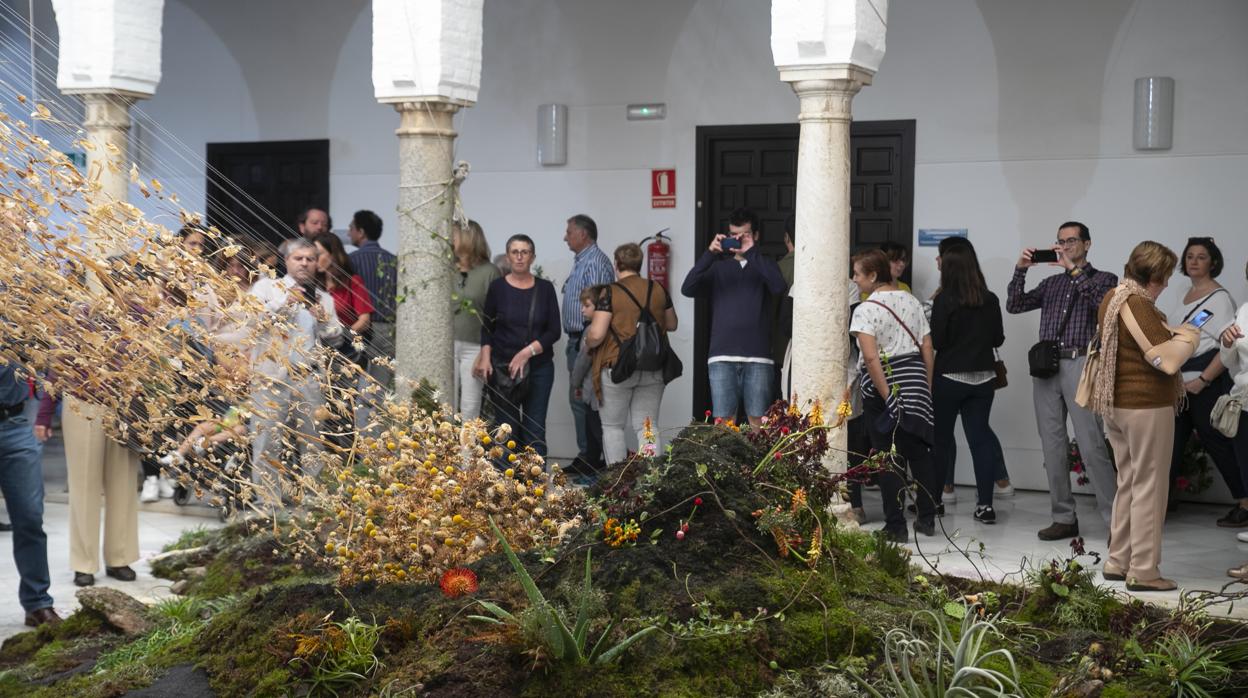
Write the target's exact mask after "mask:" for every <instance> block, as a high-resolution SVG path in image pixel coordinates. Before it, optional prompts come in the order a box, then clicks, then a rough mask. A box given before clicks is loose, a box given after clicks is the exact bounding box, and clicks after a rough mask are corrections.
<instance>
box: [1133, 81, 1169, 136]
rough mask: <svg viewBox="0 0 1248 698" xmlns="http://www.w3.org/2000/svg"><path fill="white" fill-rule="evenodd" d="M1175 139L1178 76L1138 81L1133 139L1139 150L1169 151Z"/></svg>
mask: <svg viewBox="0 0 1248 698" xmlns="http://www.w3.org/2000/svg"><path fill="white" fill-rule="evenodd" d="M1173 139H1174V78H1160V77H1159V78H1139V79H1138V80H1136V81H1135V119H1134V125H1133V128H1132V142H1133V143H1134V145H1135V149H1136V150H1169V149H1170V144H1171V142H1172V141H1173Z"/></svg>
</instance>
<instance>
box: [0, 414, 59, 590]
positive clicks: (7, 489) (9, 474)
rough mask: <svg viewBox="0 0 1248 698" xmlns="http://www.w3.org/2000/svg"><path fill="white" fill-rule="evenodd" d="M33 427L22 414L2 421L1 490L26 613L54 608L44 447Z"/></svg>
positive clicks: (0, 423) (0, 441)
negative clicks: (45, 527) (45, 520)
mask: <svg viewBox="0 0 1248 698" xmlns="http://www.w3.org/2000/svg"><path fill="white" fill-rule="evenodd" d="M33 428H34V427H33V425H32V424H31V422H30V420H29V419H27V418H26V417H24V416H21V415H18V416H16V417H10V418H8V419H5V420H0V491H2V492H3V493H4V504H5V506H6V507H7V508H8V510H9V519H10V520H11V521H12V523H13V561H14V562H15V563H17V572H18V575H19V576H21V579H22V581H21V585H20V586H19V587H18V591H17V596H18V599H19V600H20V601H21V603H22V608H24V609H25V610H27V611H34V610H37V609H40V608H48V607H50V606H51V605H52V597H51V596H49V595H48V587H49V586H50V585H51V583H52V581H51V577H50V575H49V574H48V536H47V534H46V533H44V531H43V460H42V455H43V445H42V444H40V443H39V442H38V441H37V440H35V434H34V431H33Z"/></svg>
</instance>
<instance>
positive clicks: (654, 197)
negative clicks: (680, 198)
mask: <svg viewBox="0 0 1248 698" xmlns="http://www.w3.org/2000/svg"><path fill="white" fill-rule="evenodd" d="M650 208H676V170H650Z"/></svg>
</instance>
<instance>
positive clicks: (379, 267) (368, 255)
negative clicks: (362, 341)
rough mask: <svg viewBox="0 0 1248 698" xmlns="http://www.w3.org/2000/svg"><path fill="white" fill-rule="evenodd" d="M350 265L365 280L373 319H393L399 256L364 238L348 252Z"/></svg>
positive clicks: (397, 286)
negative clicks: (356, 248)
mask: <svg viewBox="0 0 1248 698" xmlns="http://www.w3.org/2000/svg"><path fill="white" fill-rule="evenodd" d="M350 259H351V266H352V268H354V270H355V273H356V274H357V275H358V276H359V277H360V278H361V279H363V280H364V288H367V289H368V295H369V296H370V297H371V298H372V301H373V322H394V302H395V298H397V297H398V288H399V258H398V257H395V256H394V255H393V254H391V253H389V252H387V251H385V250H383V249H381V245H379V244H377V241H376V240H365V241H364V242H363V243H362V244H361V245H360V249H358V250H356V251H355V252H352V253H351V255H350Z"/></svg>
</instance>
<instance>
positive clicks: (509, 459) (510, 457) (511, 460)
mask: <svg viewBox="0 0 1248 698" xmlns="http://www.w3.org/2000/svg"><path fill="white" fill-rule="evenodd" d="M507 462H508V463H515V462H516V454H514V453H508V454H507ZM508 470H510V468H508ZM508 477H510V476H508Z"/></svg>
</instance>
